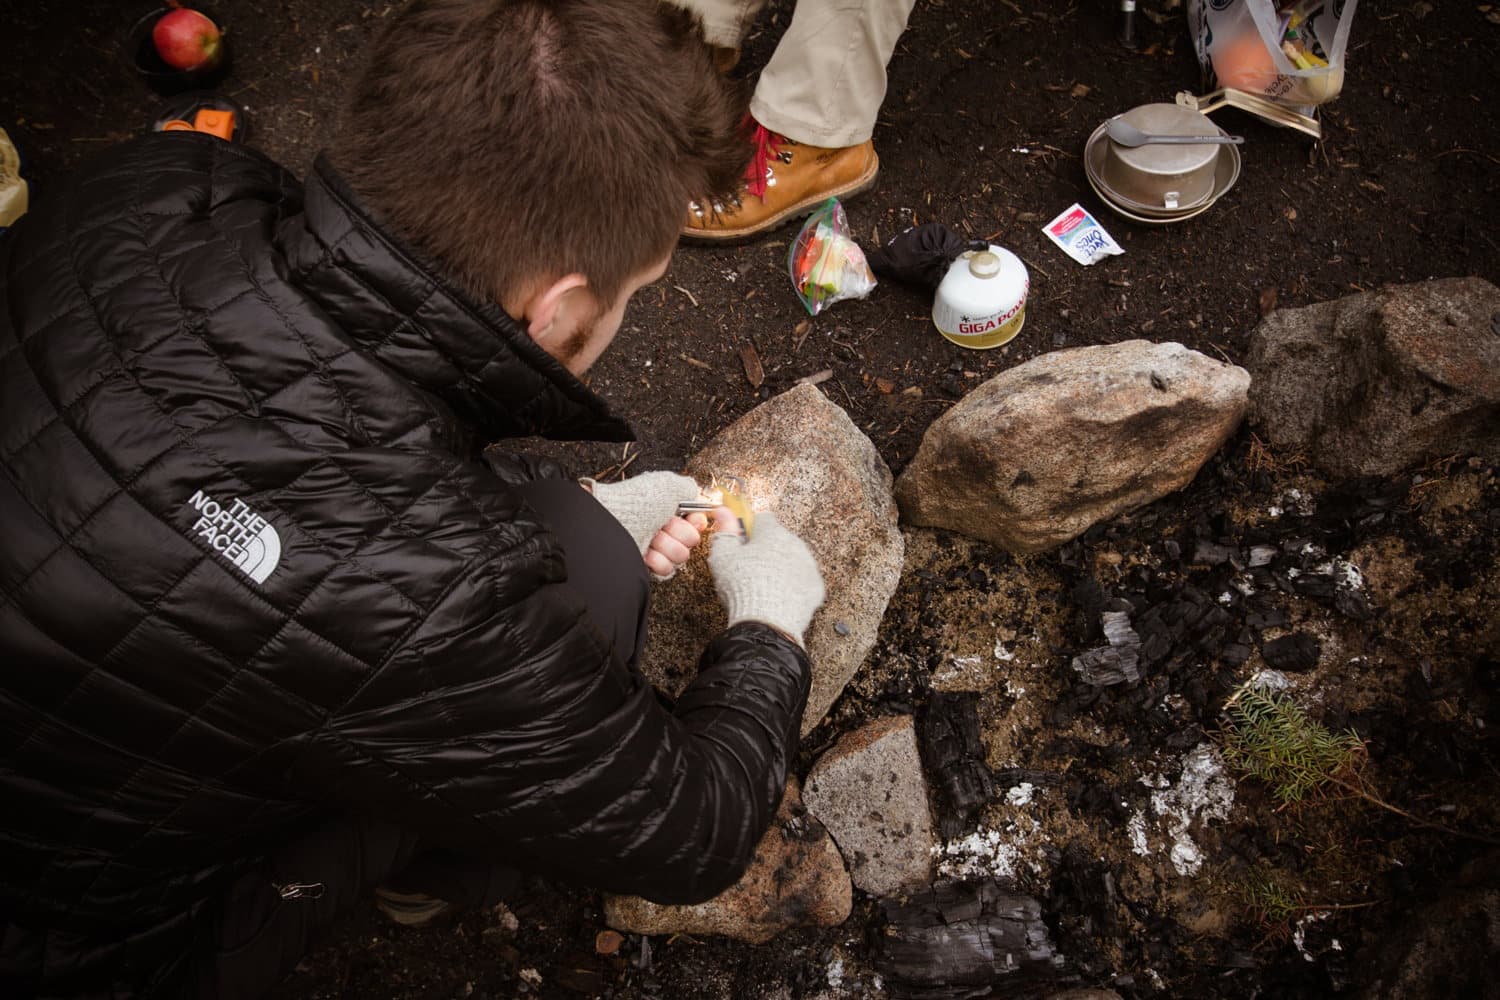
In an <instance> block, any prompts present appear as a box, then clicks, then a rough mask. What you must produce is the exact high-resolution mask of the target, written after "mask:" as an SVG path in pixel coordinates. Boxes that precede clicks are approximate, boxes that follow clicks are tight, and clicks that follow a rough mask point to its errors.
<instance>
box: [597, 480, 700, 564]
mask: <svg viewBox="0 0 1500 1000" xmlns="http://www.w3.org/2000/svg"><path fill="white" fill-rule="evenodd" d="M579 482H581V483H583V484H585V485H586V486H588V487H589V489H590V490H591V491H592V492H593V494H594V499H595V500H598V501H599V504H600V505H601V506H602V507H603V508H604V509H605V510H607V511H609V512H610V514H612V515H613V516H614V519H615V520H616V521H619V522H620V523H621V524H622V525H624V526H625V530H626V531H628V532H630V537H631V538H632V539H634V540H635V547H636V548H637V549H639V550H640V553H641V555H643V556H644V555H645V554H646V549H647V548H648V547H649V546H650V545H651V539H653V538H655V537H656V533H657V532H658V531H660V530H661V529H662V527H663V526H664V525H665V524H666V523H667V522H668V521H670V520H672V518H673V517H675V516H676V515H677V506H678V505H679V504H681V503H683V502H684V501H686V500H696V499H697V498H698V483H697V482H696V481H695V480H693V479H690V478H688V477H687V476H679V475H677V473H675V472H646V473H642V474H641V475H639V476H635V477H634V478H631V479H627V480H625V481H624V482H622V483H596V482H594V481H593V480H592V479H582V480H579Z"/></svg>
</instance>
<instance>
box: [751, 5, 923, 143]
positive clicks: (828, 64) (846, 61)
mask: <svg viewBox="0 0 1500 1000" xmlns="http://www.w3.org/2000/svg"><path fill="white" fill-rule="evenodd" d="M914 2H915V0H798V2H797V7H796V10H795V11H794V12H793V14H792V23H791V26H790V27H788V28H787V31H786V34H785V35H783V36H782V38H781V42H780V43H779V44H778V45H777V46H776V52H775V54H773V55H772V56H771V61H770V63H768V64H767V65H766V68H765V71H764V72H763V73H761V75H760V82H759V83H758V84H757V85H756V87H755V96H754V97H752V98H751V100H750V113H751V114H752V115H754V116H755V120H756V121H758V122H760V123H761V124H762V125H764V126H766V128H768V129H770V130H771V131H773V132H779V133H781V134H782V135H784V136H786V137H787V138H788V139H795V140H796V141H797V142H802V143H807V144H808V145H812V146H854V145H857V144H859V143H861V142H864V141H865V140H866V139H868V138H870V134H871V133H872V132H873V131H874V129H875V116H876V115H878V114H879V113H880V103H881V102H882V101H883V100H885V67H886V63H888V62H890V61H891V54H892V53H893V52H895V51H896V42H898V41H899V40H900V38H901V32H903V31H905V30H906V19H907V17H908V16H909V15H910V14H911V8H912V4H913V3H914Z"/></svg>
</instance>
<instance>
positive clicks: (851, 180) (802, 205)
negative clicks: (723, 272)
mask: <svg viewBox="0 0 1500 1000" xmlns="http://www.w3.org/2000/svg"><path fill="white" fill-rule="evenodd" d="M752 141H753V143H754V145H755V155H754V157H753V158H752V160H751V161H750V165H749V166H748V167H746V168H745V182H744V183H743V184H742V185H740V190H739V193H738V195H737V196H736V197H734V198H731V199H730V203H729V204H720V203H718V202H713V203H711V204H708V205H701V204H699V203H698V202H696V201H695V202H689V204H688V217H687V225H686V226H684V227H683V230H682V238H683V239H684V240H687V241H688V242H693V243H742V242H745V241H747V240H751V239H754V238H755V237H757V236H760V235H762V234H763V233H768V232H770V231H771V230H773V229H775V228H776V227H777V226H780V225H783V224H785V223H787V222H791V221H793V220H795V219H800V218H802V217H803V216H804V215H807V214H809V213H810V212H812V210H813V209H815V208H817V207H818V206H819V205H821V204H822V203H823V202H824V201H827V200H828V199H829V198H849V197H852V196H853V195H856V194H859V193H861V192H863V191H868V190H869V189H870V188H872V187H874V186H875V176H876V174H878V173H879V172H880V158H879V157H878V156H876V155H875V143H874V142H873V141H866V142H862V143H860V144H859V145H858V146H844V147H841V148H832V149H830V148H824V147H821V146H807V145H804V144H802V143H800V142H796V141H794V140H792V139H788V138H786V137H785V136H780V135H777V134H776V133H774V132H771V131H770V130H769V129H767V128H766V127H765V126H763V125H756V126H755V134H754V137H753V139H752Z"/></svg>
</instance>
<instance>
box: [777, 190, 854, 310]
mask: <svg viewBox="0 0 1500 1000" xmlns="http://www.w3.org/2000/svg"><path fill="white" fill-rule="evenodd" d="M786 267H787V273H788V274H790V275H791V277H792V287H793V288H795V289H796V290H797V298H799V299H801V300H802V304H803V305H804V306H806V307H807V311H808V313H809V314H810V315H813V316H816V315H817V314H818V313H820V312H822V311H823V310H824V309H827V308H828V307H829V306H831V305H833V304H834V303H835V302H842V301H843V300H844V299H862V298H864V297H865V296H866V295H869V294H870V291H871V289H873V288H874V287H875V275H874V274H872V273H871V271H870V265H869V264H868V263H866V261H865V252H864V251H863V250H861V249H860V248H859V244H857V243H855V242H854V237H853V236H851V235H849V221H848V220H847V219H846V218H844V206H843V205H840V204H839V200H838V199H837V198H829V199H828V200H827V201H825V202H824V203H823V204H822V205H820V206H818V210H817V211H815V212H813V214H812V215H810V216H809V217H808V219H807V222H806V223H805V224H804V225H803V226H802V231H801V232H799V233H798V234H797V238H796V239H795V240H792V248H791V250H789V251H788V252H787V258H786Z"/></svg>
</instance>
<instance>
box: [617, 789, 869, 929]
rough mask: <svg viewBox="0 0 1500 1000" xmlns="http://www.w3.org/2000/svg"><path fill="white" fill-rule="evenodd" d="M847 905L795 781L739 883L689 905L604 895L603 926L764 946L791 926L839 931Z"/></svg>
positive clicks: (827, 847)
mask: <svg viewBox="0 0 1500 1000" xmlns="http://www.w3.org/2000/svg"><path fill="white" fill-rule="evenodd" d="M853 905H854V892H853V888H852V887H851V886H850V884H849V873H848V872H847V871H845V870H844V859H843V858H842V857H841V856H840V855H839V850H838V848H837V847H835V846H834V843H833V841H832V840H831V839H829V836H828V831H827V830H825V829H823V825H822V824H821V823H819V822H818V821H817V820H816V819H814V818H813V817H812V816H809V815H808V813H807V810H806V808H804V807H803V805H802V800H801V798H800V797H799V794H798V788H797V780H796V779H795V778H793V779H792V780H791V781H789V782H788V783H787V788H786V795H785V796H783V798H782V800H781V808H780V810H778V811H777V813H776V819H775V820H773V821H772V823H771V828H770V829H769V830H767V831H766V834H765V836H764V837H762V838H761V841H760V844H758V845H757V846H756V848H755V859H754V860H753V861H751V862H750V867H749V868H748V869H747V870H746V871H745V874H744V875H743V876H742V877H741V878H740V880H739V881H738V882H736V883H735V884H734V885H732V886H730V887H729V888H728V889H725V890H724V891H723V892H721V893H720V894H719V895H717V896H715V897H714V898H713V899H710V900H709V901H708V902H706V903H697V904H694V905H692V906H664V905H662V904H660V903H653V902H650V901H649V900H645V899H642V898H640V897H639V896H605V897H604V922H605V923H607V924H609V926H611V927H613V928H615V929H616V930H620V931H628V932H630V933H633V934H704V935H706V934H717V935H721V936H723V937H729V938H734V939H736V940H739V941H748V942H750V943H751V944H764V943H765V942H767V941H769V940H771V939H772V938H773V937H775V936H776V935H777V934H779V933H780V932H781V931H784V930H786V929H787V928H789V927H804V926H816V927H834V926H837V925H838V924H841V923H843V922H844V921H845V920H847V919H848V917H849V911H850V909H851V908H852V907H853Z"/></svg>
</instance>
